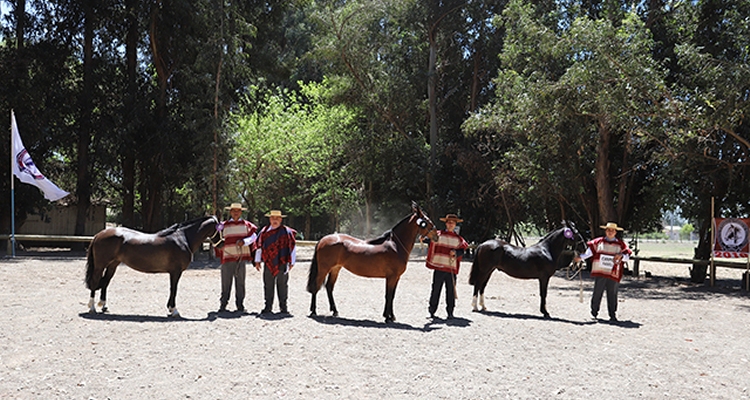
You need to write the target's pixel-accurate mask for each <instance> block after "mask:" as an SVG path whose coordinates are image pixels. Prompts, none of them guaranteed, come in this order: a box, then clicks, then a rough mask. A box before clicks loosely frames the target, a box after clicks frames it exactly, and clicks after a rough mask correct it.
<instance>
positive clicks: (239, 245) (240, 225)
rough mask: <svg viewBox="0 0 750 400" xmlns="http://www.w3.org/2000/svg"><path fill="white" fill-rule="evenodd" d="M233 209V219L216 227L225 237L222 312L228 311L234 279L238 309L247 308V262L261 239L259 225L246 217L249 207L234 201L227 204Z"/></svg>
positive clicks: (220, 308)
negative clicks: (256, 243) (256, 240)
mask: <svg viewBox="0 0 750 400" xmlns="http://www.w3.org/2000/svg"><path fill="white" fill-rule="evenodd" d="M224 209H225V210H229V216H230V218H229V220H227V221H224V222H222V223H221V224H219V226H218V227H217V228H216V229H217V230H219V231H221V233H222V235H223V237H224V243H225V244H224V247H222V248H221V249H220V254H221V298H220V301H219V304H220V305H219V312H225V311H227V303H228V302H229V295H230V294H231V293H232V280H234V284H235V293H234V297H235V302H236V305H237V312H245V306H244V304H243V302H244V300H245V276H246V266H245V262H247V261H252V251H253V247H254V246H255V239H257V235H256V232H257V231H258V227H257V226H255V225H254V224H253V223H252V222H250V221H246V220H244V219H242V211H245V210H247V208H245V207H242V204H240V203H232V204H231V205H230V206H227V207H224Z"/></svg>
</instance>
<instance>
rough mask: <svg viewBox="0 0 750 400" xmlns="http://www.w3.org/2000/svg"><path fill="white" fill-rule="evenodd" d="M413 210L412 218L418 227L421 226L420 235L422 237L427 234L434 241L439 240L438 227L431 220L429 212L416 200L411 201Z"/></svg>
mask: <svg viewBox="0 0 750 400" xmlns="http://www.w3.org/2000/svg"><path fill="white" fill-rule="evenodd" d="M411 210H412V212H413V213H414V217H413V218H412V219H413V220H414V222H415V223H416V224H417V227H418V228H419V235H420V236H422V237H425V236H427V237H428V238H430V240H432V241H435V242H436V241H437V240H438V236H437V228H436V227H435V224H434V223H433V222H432V220H430V217H428V216H427V214H426V213H425V212H424V211H422V208H420V207H419V205H417V203H416V202H415V201H412V202H411Z"/></svg>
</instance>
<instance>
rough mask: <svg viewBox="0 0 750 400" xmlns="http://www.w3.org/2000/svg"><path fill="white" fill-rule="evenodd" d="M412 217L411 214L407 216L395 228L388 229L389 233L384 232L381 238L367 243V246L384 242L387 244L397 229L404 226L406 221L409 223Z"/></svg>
mask: <svg viewBox="0 0 750 400" xmlns="http://www.w3.org/2000/svg"><path fill="white" fill-rule="evenodd" d="M411 216H412V214H409V215H407V216H405V217H404V218H403V219H402V220H401V221H399V222H398V223H397V224H396V225H394V226H393V228H391V229H388V230H387V231H385V232H383V234H382V235H380V236H378V237H376V238H374V239H370V240H368V241H366V242H365V243H367V244H383V242H385V241H386V240H388V239H390V238H391V236H393V231H394V230H395V229H396V228H398V227H399V226H400V225H401V224H403V223H404V222H405V221H408V220H409V218H411Z"/></svg>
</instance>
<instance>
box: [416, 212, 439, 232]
mask: <svg viewBox="0 0 750 400" xmlns="http://www.w3.org/2000/svg"><path fill="white" fill-rule="evenodd" d="M415 222H416V223H417V226H418V227H419V228H420V229H427V234H426V235H420V236H421V237H429V235H430V233H431V232H436V231H437V228H435V224H434V223H432V221H430V219H429V218H427V217H426V216H424V215H422V216H417V220H416V221H415ZM428 226H429V227H430V228H429V229H428V228H427V227H428Z"/></svg>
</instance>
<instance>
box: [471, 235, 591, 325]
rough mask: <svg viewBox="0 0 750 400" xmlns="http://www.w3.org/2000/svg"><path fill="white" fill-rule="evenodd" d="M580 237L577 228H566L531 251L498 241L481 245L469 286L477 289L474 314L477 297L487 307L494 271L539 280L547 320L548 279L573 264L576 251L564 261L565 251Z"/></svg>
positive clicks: (530, 248)
mask: <svg viewBox="0 0 750 400" xmlns="http://www.w3.org/2000/svg"><path fill="white" fill-rule="evenodd" d="M576 237H580V235H579V234H578V233H577V232H576V231H575V228H571V227H568V226H565V227H563V228H560V229H557V230H555V231H552V232H550V233H548V234H547V235H546V236H544V237H543V238H542V239H541V240H540V241H539V242H538V243H536V244H534V245H533V246H529V247H519V246H514V245H512V244H510V243H507V242H505V241H502V240H499V239H491V240H487V241H486V242H484V243H482V244H480V245H479V246H478V247H477V249H476V254H475V256H474V263H473V264H472V265H471V275H470V276H469V284H471V285H474V298H473V299H472V301H471V304H472V307H473V308H474V311H479V309H478V308H477V297H479V299H478V300H479V307H481V308H482V309H481V311H485V310H486V309H487V308H486V307H485V306H484V289H485V287H487V282H488V281H489V280H490V275H491V274H492V271H494V270H495V268H497V269H499V270H500V271H503V272H505V273H506V274H508V275H510V276H512V277H514V278H519V279H539V295H540V297H541V305H540V307H539V311H541V312H542V314H543V315H544V317H545V318H549V313H548V312H547V307H546V300H547V286H548V284H549V278H550V277H552V275H554V274H555V271H556V270H557V269H558V268H561V267H564V266H565V265H567V264H569V263H570V261H571V260H572V256H573V251H568V257H561V256H562V255H563V253H565V252H566V250H572V247H573V246H574V245H575V243H576Z"/></svg>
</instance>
